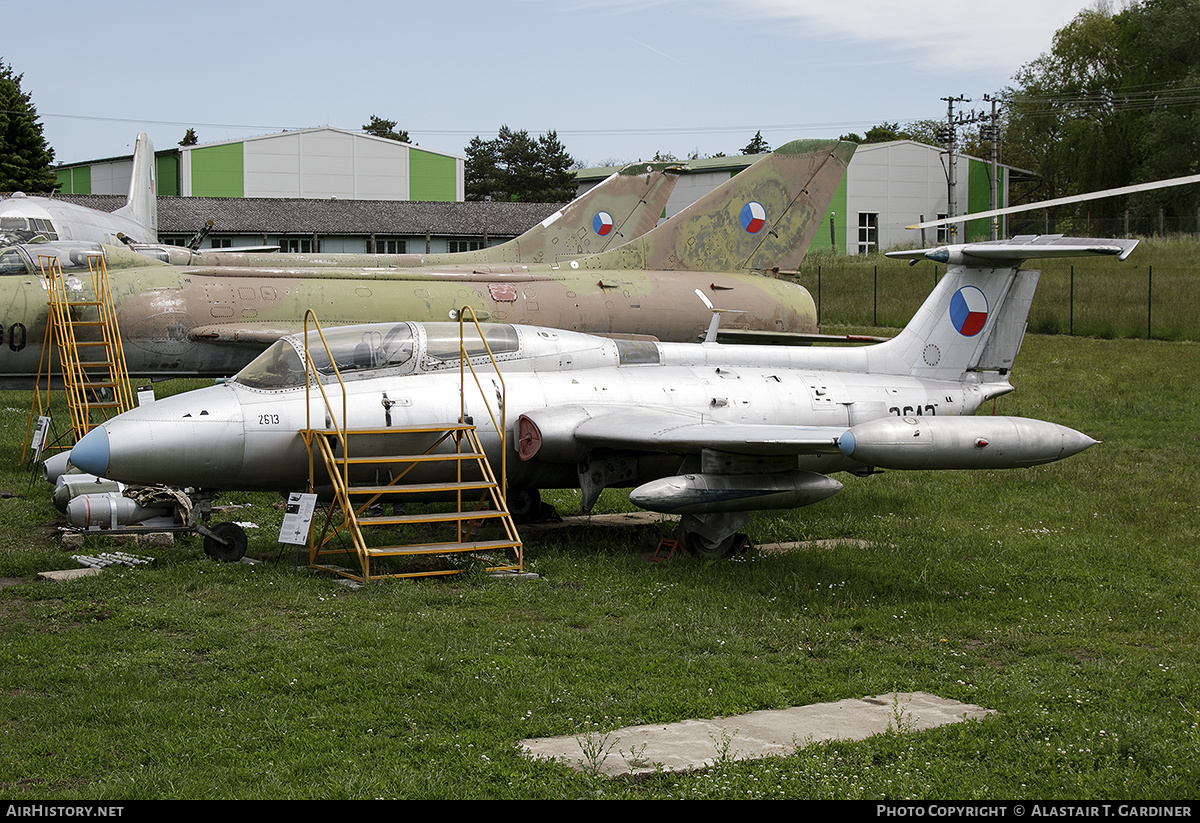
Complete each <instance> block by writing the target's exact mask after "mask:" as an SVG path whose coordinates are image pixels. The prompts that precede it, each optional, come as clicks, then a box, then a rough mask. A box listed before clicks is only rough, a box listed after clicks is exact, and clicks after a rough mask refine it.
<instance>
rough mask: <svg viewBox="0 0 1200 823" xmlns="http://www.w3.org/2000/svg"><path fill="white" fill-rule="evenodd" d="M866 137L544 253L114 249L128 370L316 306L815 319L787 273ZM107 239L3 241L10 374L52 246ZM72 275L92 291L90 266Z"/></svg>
mask: <svg viewBox="0 0 1200 823" xmlns="http://www.w3.org/2000/svg"><path fill="white" fill-rule="evenodd" d="M853 151H854V144H853V143H844V142H838V141H828V140H827V141H815V140H812V141H797V142H793V143H789V144H787V145H785V146H783V147H781V148H780V149H778V150H776V151H775V152H772V153H771V154H768V155H766V156H764V157H763V158H762V159H761V160H759V161H758V162H756V163H755V164H754V165H752V166H750V167H749V168H747V169H746V170H745V171H743V172H741V173H740V174H738V175H737V176H735V177H733V178H732V179H731V180H729V181H728V182H727V183H725V184H723V185H722V186H720V187H719V188H717V189H715V190H713V191H712V192H710V193H709V194H707V195H705V196H704V197H702V198H700V200H698V201H696V202H695V203H693V204H692V205H691V206H689V207H688V208H686V209H684V210H683V211H681V212H679V213H678V214H676V215H674V216H673V217H671V218H670V219H668V220H666V221H664V222H663V223H662V224H661V225H659V226H657V227H656V228H653V229H651V230H650V231H647V232H646V233H645V234H643V235H641V236H640V237H637V238H635V239H633V240H631V241H629V242H626V243H624V244H623V245H620V246H618V247H616V248H610V249H607V250H605V251H601V252H597V253H593V254H583V255H579V256H571V257H568V258H563V259H558V260H555V261H553V262H544V263H539V264H533V263H531V264H522V263H512V264H509V263H501V264H496V263H484V264H478V265H467V266H435V267H430V268H393V267H387V266H378V267H376V266H346V267H308V268H304V267H293V266H288V265H286V264H283V265H279V266H260V267H255V268H238V267H226V266H183V267H181V266H174V265H167V264H165V263H164V262H160V261H156V260H152V259H150V258H149V257H147V256H145V255H143V254H139V253H137V252H136V251H134V250H132V249H116V248H112V247H104V248H103V250H102V251H103V253H104V255H105V259H106V260H107V267H108V272H109V276H110V279H111V281H112V291H113V297H114V302H115V304H116V311H117V319H118V323H119V325H120V329H121V336H122V340H123V342H124V350H125V357H126V361H127V365H128V369H129V372H130V374H132V375H136V376H142V377H151V378H162V377H171V376H176V375H210V376H224V375H229V374H232V373H234V372H235V371H237V370H238V369H240V368H241V367H242V366H244V365H245V364H246V363H248V362H249V361H250V360H251V359H253V358H254V356H256V355H257V354H258V353H259V352H261V351H262V350H263V349H264V348H266V347H267V346H268V345H270V344H271V343H273V342H274V341H275V340H277V339H278V338H279V337H281V336H283V335H284V334H290V333H292V332H296V331H299V330H300V329H301V326H302V321H303V317H304V313H305V311H306V310H308V309H312V310H314V311H315V312H316V314H317V316H318V317H320V318H321V322H322V323H323V324H325V325H326V326H331V325H344V324H351V323H362V322H372V321H395V320H398V319H405V320H419V321H438V320H446V319H452V318H454V317H455V316H456V315H457V312H458V310H459V309H461V308H462V307H464V306H466V307H470V308H471V309H472V310H473V311H474V312H475V314H476V316H477V317H479V318H480V319H485V320H492V321H503V322H515V323H523V324H533V325H542V326H552V327H555V328H561V329H570V330H574V331H584V332H593V333H601V334H613V335H641V336H650V337H654V338H656V339H660V340H674V341H685V340H698V339H700V338H701V337H703V335H704V331H705V329H706V328H707V325H708V319H709V316H710V315H709V312H710V310H711V309H712V308H713V307H714V306H715V307H716V308H719V309H736V310H737V312H738V313H736V314H731V315H730V317H729V319H728V320H727V322H726V324H725V325H726V328H725V330H724V332H723V333H724V334H734V333H737V332H738V331H758V332H777V333H781V334H783V335H788V334H800V335H805V334H813V333H815V332H816V330H817V328H816V307H815V305H814V304H813V300H812V297H811V295H809V293H808V292H807V291H806V290H805V289H804V288H802V287H801V286H798V285H796V284H794V283H789V282H787V281H785V280H782V279H779V278H777V277H775V276H773V275H775V274H776V273H778V272H789V271H793V270H794V269H795V268H796V266H797V265H798V264H799V263H800V261H801V260H802V259H803V257H804V253H805V252H806V251H807V249H808V246H809V243H810V242H811V241H812V238H813V236H814V235H815V233H816V231H817V229H818V228H819V227H820V223H821V220H822V218H823V217H824V215H825V212H826V210H827V208H828V205H829V202H830V201H831V199H832V197H833V194H834V192H835V190H836V189H837V187H838V185H839V184H840V183H841V181H842V178H843V177H844V176H845V172H846V166H847V165H848V163H849V161H850V157H851V155H852V154H853ZM594 226H595V224H593V230H595V229H594ZM603 227H604V226H603V225H601V227H600V228H601V230H602V229H603ZM99 251H101V248H100V247H88V246H85V245H79V246H71V245H70V244H65V245H64V244H61V243H60V244H53V243H52V244H41V245H37V246H15V247H11V248H8V249H4V250H0V307H3V308H0V325H3V329H4V333H5V339H4V341H3V343H4V345H3V347H0V380H4V381H5V382H8V383H10V384H11V383H13V382H17V383H18V384H20V382H21V381H20V379H21V378H23V380H24V383H25V384H28V382H29V378H30V377H32V376H33V375H35V374H36V373H37V370H38V364H39V358H40V352H41V348H42V341H43V340H45V330H46V296H45V287H44V285H43V281H42V277H41V274H40V273H39V263H38V259H37V258H38V257H39V256H43V255H54V256H56V257H57V258H58V260H59V261H60V262H61V264H62V266H63V268H64V270H69V268H75V269H78V268H79V267H81V266H82V267H83V268H84V270H86V263H87V256H88V255H89V254H90V253H92V252H99ZM146 251H147V252H148V253H151V254H159V255H161V256H163V257H164V258H169V257H170V254H169V253H168V252H167V251H165V250H163V249H162V248H161V247H159V248H153V249H146ZM68 273H70V272H69V271H68ZM69 283H73V284H74V286H75V288H76V289H77V290H78V292H79V293H80V295H81V297H84V298H86V295H87V292H88V289H89V286H87V285H86V284H85V283H84V282H83V279H82V278H80V279H75V280H73V281H69ZM14 378H17V380H14Z"/></svg>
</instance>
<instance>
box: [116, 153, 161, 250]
mask: <svg viewBox="0 0 1200 823" xmlns="http://www.w3.org/2000/svg"><path fill="white" fill-rule="evenodd" d="M157 194H158V176H157V174H156V172H155V168H154V143H152V142H151V141H150V136H149V135H148V134H146V133H145V132H141V133H140V134H138V136H137V142H136V143H135V144H134V149H133V174H132V176H131V177H130V179H129V197H128V199H127V200H126V202H125V205H124V206H122V207H121V208H119V209H117V210H116V212H114V213H115V214H120V215H122V216H124V217H128V218H129V219H130V220H135V221H137V222H138V223H139V224H141V225H142V226H144V227H145V229H146V231H147V232H149V234H150V236H149V237H146V238H136V239H137V240H138V242H142V243H154V242H157V240H158V201H157V197H156V195H157Z"/></svg>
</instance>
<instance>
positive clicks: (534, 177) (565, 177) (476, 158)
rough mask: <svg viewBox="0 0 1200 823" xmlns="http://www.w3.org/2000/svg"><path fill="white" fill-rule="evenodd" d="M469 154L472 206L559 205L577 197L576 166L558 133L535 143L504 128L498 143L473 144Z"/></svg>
mask: <svg viewBox="0 0 1200 823" xmlns="http://www.w3.org/2000/svg"><path fill="white" fill-rule="evenodd" d="M465 153H466V155H467V163H466V174H465V181H464V182H465V185H466V191H467V199H468V200H486V199H489V198H490V199H494V200H507V201H514V202H525V203H561V202H564V201H567V200H570V199H572V198H573V197H574V196H575V177H574V175H573V174H571V169H572V167H573V166H574V164H575V161H574V160H573V159H572V158H571V155H569V154H567V150H566V148H565V147H564V146H563V144H562V143H561V142H560V141H559V139H558V134H557V133H556V132H553V131H551V132H549V133H547V134H544V135H542V136H540V137H538V138H533V137H530V136H529V132H527V131H525V130H521V131H514V130H513V129H510V128H509V127H508V126H501V127H500V132H499V134H498V135H497V136H496V139H495V140H483V139H480V138H479V137H478V136H475V137H473V138H471V142H469V143H468V144H467V147H466V150H465Z"/></svg>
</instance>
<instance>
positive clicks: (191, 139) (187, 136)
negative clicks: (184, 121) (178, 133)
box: [179, 128, 200, 146]
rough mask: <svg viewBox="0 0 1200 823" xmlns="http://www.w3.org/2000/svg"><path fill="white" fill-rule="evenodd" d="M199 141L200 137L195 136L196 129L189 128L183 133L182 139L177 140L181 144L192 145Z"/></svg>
mask: <svg viewBox="0 0 1200 823" xmlns="http://www.w3.org/2000/svg"><path fill="white" fill-rule="evenodd" d="M199 142H200V138H199V137H197V136H196V130H195V129H193V128H189V129H188V130H187V131H186V132H185V133H184V135H183V139H182V140H180V141H179V145H181V146H194V145H196V144H197V143H199Z"/></svg>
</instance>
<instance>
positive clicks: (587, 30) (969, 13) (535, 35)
mask: <svg viewBox="0 0 1200 823" xmlns="http://www.w3.org/2000/svg"><path fill="white" fill-rule="evenodd" d="M1090 5H1092V4H1089V3H1085V2H1081V0H1007V2H1005V3H1003V4H997V3H987V4H985V3H977V2H966V1H965V0H920V2H917V1H916V0H856V2H852V3H833V2H829V0H605V1H604V2H601V0H563V1H561V2H559V1H558V0H442V2H420V3H406V2H395V0H392V2H375V0H342V2H330V0H323V2H310V0H290V1H289V2H270V1H268V2H258V1H257V0H243V2H229V0H206V2H187V3H175V2H170V0H157V2H145V1H144V0H126V1H125V2H122V3H119V4H117V3H108V2H103V1H102V0H88V1H87V2H85V1H84V0H57V1H56V0H40V2H36V3H35V2H30V0H0V24H2V25H3V28H4V31H5V35H6V36H5V37H4V39H3V45H2V46H0V60H3V61H4V62H6V63H8V64H9V65H11V66H12V67H13V69H14V71H16V72H17V73H20V74H23V75H24V80H23V81H22V87H23V89H24V90H25V91H26V92H28V93H30V94H31V95H32V97H33V102H34V105H35V106H37V110H38V114H39V116H40V117H41V120H42V123H43V124H44V126H45V136H46V139H47V141H48V142H49V144H50V146H51V147H52V148H53V149H54V151H55V159H56V160H58V161H60V162H76V161H81V160H93V159H99V158H103V157H112V156H117V155H124V154H130V153H132V151H133V141H134V138H135V137H136V135H137V133H138V132H139V131H145V132H147V133H149V135H150V136H151V138H152V139H153V140H154V143H155V146H156V147H157V148H167V147H170V146H173V145H175V144H177V143H178V142H179V140H180V139H181V138H182V137H183V134H184V132H185V131H186V130H187V129H188V127H193V128H195V129H196V132H197V134H198V136H199V138H200V141H201V142H202V143H207V142H215V141H220V140H232V139H238V138H243V137H249V136H253V135H259V134H270V133H274V132H278V131H282V130H284V129H296V128H309V127H313V126H334V127H337V128H343V129H350V130H358V129H361V127H362V126H363V124H365V123H366V122H367V121H368V120H369V119H370V117H371V115H372V114H376V115H379V116H380V117H383V118H385V119H389V120H396V121H397V122H398V123H399V124H400V127H401V128H404V129H407V130H408V132H409V135H410V137H411V139H412V140H413V141H414V142H416V143H418V144H419V145H421V146H423V147H427V148H430V149H435V150H438V151H444V152H450V153H453V154H462V153H463V148H464V146H465V145H466V144H467V142H468V141H469V140H470V139H471V138H472V137H473V136H475V135H479V136H481V137H483V138H485V139H487V138H490V137H494V136H495V133H496V131H497V129H499V127H500V126H501V125H508V126H509V127H510V128H512V129H525V130H526V131H529V132H530V133H531V134H539V133H542V132H546V131H549V130H551V129H553V130H556V131H557V132H558V136H559V139H560V140H561V141H562V142H563V143H564V145H565V146H566V148H567V150H568V151H569V152H570V153H571V154H572V155H573V156H574V157H575V158H576V159H578V160H582V161H584V162H585V163H586V164H587V165H602V164H607V163H609V162H622V161H632V160H637V159H647V158H649V157H651V156H653V155H654V153H655V152H656V151H665V152H671V153H673V154H675V155H676V156H679V157H684V156H686V155H688V154H689V153H692V152H699V153H701V154H712V153H715V152H724V153H726V154H735V153H737V151H738V150H739V149H740V148H741V147H742V146H744V145H746V143H748V142H749V140H750V139H751V138H752V137H753V135H754V132H755V131H757V130H760V129H761V130H762V133H763V137H764V138H766V140H767V142H768V143H770V144H771V146H772V147H776V146H779V145H782V144H783V143H786V142H787V141H789V140H793V139H798V138H813V137H837V136H838V135H840V134H843V133H846V132H851V131H854V132H858V133H860V134H861V133H862V132H864V131H865V130H866V129H868V128H870V127H871V126H872V125H875V124H877V123H880V122H883V121H894V122H900V123H906V122H910V121H913V120H920V119H940V118H944V117H945V113H946V104H945V103H944V102H943V101H942V99H941V98H944V97H949V96H957V95H965V96H966V97H969V98H972V100H973V101H974V105H975V106H976V107H982V106H983V103H982V102H981V98H982V96H983V95H984V94H993V93H995V92H998V91H1000V90H1001V89H1002V88H1003V87H1004V86H1006V85H1008V84H1010V83H1011V81H1012V76H1013V74H1014V72H1015V71H1016V70H1017V69H1018V68H1019V67H1020V66H1021V65H1022V64H1024V63H1027V62H1028V61H1030V60H1032V59H1034V58H1036V57H1037V56H1038V55H1039V54H1042V53H1044V52H1046V51H1048V50H1049V48H1050V46H1051V43H1052V38H1053V35H1054V32H1055V31H1056V30H1057V29H1059V28H1061V27H1062V26H1063V25H1065V24H1066V23H1067V22H1069V21H1070V20H1071V19H1072V18H1073V17H1074V16H1075V15H1076V14H1077V13H1078V12H1079V11H1080V10H1082V9H1083V8H1086V7H1089V6H1090ZM964 105H965V106H966V107H968V108H969V107H970V106H971V105H972V104H964Z"/></svg>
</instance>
